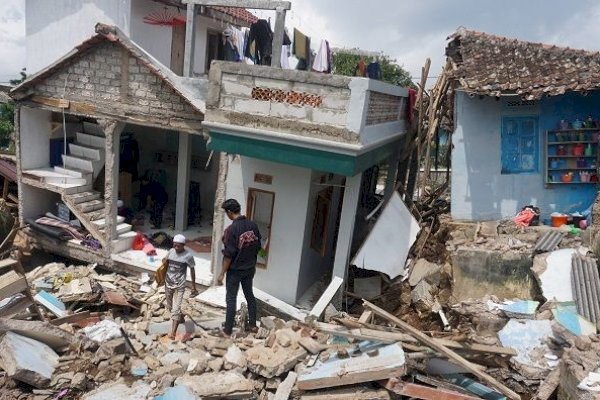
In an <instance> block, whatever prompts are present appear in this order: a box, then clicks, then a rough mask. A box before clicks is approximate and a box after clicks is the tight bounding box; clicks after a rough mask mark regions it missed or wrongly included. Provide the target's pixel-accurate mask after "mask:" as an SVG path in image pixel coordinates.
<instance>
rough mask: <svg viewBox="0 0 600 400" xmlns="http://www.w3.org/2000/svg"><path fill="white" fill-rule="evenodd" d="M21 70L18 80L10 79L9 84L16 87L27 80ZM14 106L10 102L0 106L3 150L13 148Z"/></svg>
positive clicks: (0, 137)
mask: <svg viewBox="0 0 600 400" xmlns="http://www.w3.org/2000/svg"><path fill="white" fill-rule="evenodd" d="M25 71H26V70H25V68H23V69H22V70H21V71H20V72H19V74H20V75H21V77H20V78H17V79H11V80H10V84H11V85H13V86H16V85H18V84H20V83H21V82H23V81H24V80H25V79H27V73H26V72H25ZM14 121H15V105H14V104H13V103H12V102H8V103H1V104H0V147H2V148H5V147H7V146H9V147H10V148H13V147H14V143H13V141H12V140H11V139H12V134H13V132H14V130H15V125H14Z"/></svg>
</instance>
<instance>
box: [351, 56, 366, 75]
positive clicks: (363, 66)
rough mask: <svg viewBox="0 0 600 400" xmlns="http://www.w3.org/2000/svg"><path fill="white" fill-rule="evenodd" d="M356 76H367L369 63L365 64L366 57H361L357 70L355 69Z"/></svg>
mask: <svg viewBox="0 0 600 400" xmlns="http://www.w3.org/2000/svg"><path fill="white" fill-rule="evenodd" d="M354 76H361V77H363V78H364V77H365V76H367V64H365V59H364V58H362V57H361V58H360V61H359V62H358V64H356V70H355V71H354Z"/></svg>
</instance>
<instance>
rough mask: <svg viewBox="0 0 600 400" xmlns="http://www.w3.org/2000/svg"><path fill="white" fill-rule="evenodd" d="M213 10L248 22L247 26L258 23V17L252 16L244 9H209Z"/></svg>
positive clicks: (214, 7) (218, 7)
mask: <svg viewBox="0 0 600 400" xmlns="http://www.w3.org/2000/svg"><path fill="white" fill-rule="evenodd" d="M210 8H212V9H214V10H217V11H220V12H222V13H224V14H227V15H230V16H232V17H234V18H238V19H240V20H242V21H244V22H248V23H249V24H253V23H255V22H256V21H258V17H257V16H256V15H254V14H252V13H251V12H250V11H248V10H246V9H245V8H237V7H221V6H212V7H210Z"/></svg>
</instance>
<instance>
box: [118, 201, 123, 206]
mask: <svg viewBox="0 0 600 400" xmlns="http://www.w3.org/2000/svg"><path fill="white" fill-rule="evenodd" d="M117 207H118V208H121V207H123V200H117Z"/></svg>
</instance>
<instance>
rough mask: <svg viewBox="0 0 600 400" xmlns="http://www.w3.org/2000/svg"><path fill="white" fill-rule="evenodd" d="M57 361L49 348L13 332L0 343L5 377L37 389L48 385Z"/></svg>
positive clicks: (0, 362) (56, 355) (0, 356)
mask: <svg viewBox="0 0 600 400" xmlns="http://www.w3.org/2000/svg"><path fill="white" fill-rule="evenodd" d="M58 359H59V357H58V354H56V353H55V352H54V350H52V349H51V348H50V347H49V346H47V345H45V344H44V343H42V342H38V341H37V340H33V339H31V338H28V337H25V336H21V335H18V334H16V333H14V332H7V333H6V334H5V335H4V338H3V339H2V341H1V342H0V365H1V366H2V369H3V370H4V371H5V372H6V375H7V376H8V377H10V378H12V379H15V380H18V381H21V382H25V383H27V384H29V385H31V386H34V387H36V388H39V389H42V388H45V387H47V386H48V385H49V384H50V381H51V379H52V374H53V373H54V370H55V368H56V367H57V366H58Z"/></svg>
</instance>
